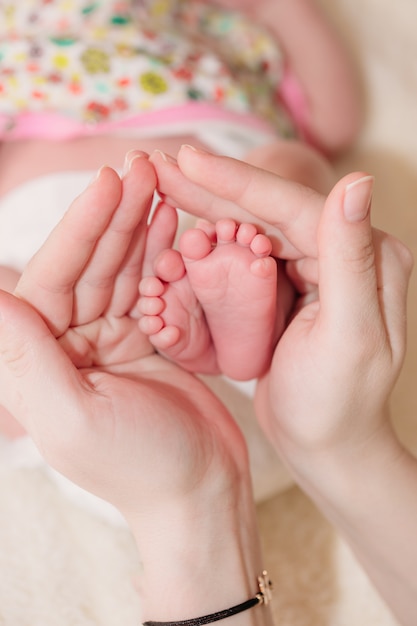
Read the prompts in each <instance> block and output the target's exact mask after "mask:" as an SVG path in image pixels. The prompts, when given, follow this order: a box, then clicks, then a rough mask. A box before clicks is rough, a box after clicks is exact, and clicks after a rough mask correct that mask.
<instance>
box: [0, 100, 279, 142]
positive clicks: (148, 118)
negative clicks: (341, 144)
mask: <svg viewBox="0 0 417 626" xmlns="http://www.w3.org/2000/svg"><path fill="white" fill-rule="evenodd" d="M213 120H217V121H224V122H229V123H231V124H232V123H235V124H236V123H238V124H239V125H243V126H249V127H251V128H253V129H256V130H259V131H263V132H275V131H274V129H273V127H272V126H271V125H270V124H268V123H267V122H265V121H263V120H261V119H260V118H259V117H257V116H256V115H251V114H247V113H235V112H230V111H225V110H224V109H222V108H221V107H220V106H219V107H217V106H215V105H210V104H205V103H199V102H193V103H190V104H187V105H181V106H176V107H170V108H167V109H161V110H159V111H151V112H149V113H139V114H138V115H135V116H130V117H129V118H126V119H120V120H116V121H112V122H98V123H96V124H87V123H82V122H79V121H77V120H74V119H71V118H69V117H66V116H64V115H60V114H58V113H52V112H24V113H21V114H19V115H18V116H16V118H14V117H12V116H8V115H4V114H3V115H0V137H1V138H2V139H3V140H6V141H12V140H14V141H15V140H21V139H35V138H38V139H56V140H64V139H72V138H75V137H83V136H89V135H98V134H108V133H112V132H115V131H117V130H128V129H129V128H135V129H141V128H143V129H146V130H148V129H150V128H152V127H158V126H161V125H162V126H163V125H165V126H166V125H175V124H177V123H181V122H183V123H185V122H190V121H191V122H193V121H194V122H203V121H213Z"/></svg>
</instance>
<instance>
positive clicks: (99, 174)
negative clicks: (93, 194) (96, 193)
mask: <svg viewBox="0 0 417 626" xmlns="http://www.w3.org/2000/svg"><path fill="white" fill-rule="evenodd" d="M106 167H107V165H102V166H101V167H100V169H99V170H98V171H97V172H96V173H95V174H94V176H93V177H92V179H91V180H90V182H89V183H88V186H90V185H92V184H93V183H95V182H96V180H98V179H99V178H100V176H101V173H102V171H103V170H104V169H105V168H106Z"/></svg>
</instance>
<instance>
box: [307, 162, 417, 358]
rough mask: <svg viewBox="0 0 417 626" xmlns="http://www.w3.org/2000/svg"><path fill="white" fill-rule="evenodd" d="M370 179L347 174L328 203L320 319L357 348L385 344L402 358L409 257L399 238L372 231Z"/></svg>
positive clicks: (321, 240)
mask: <svg viewBox="0 0 417 626" xmlns="http://www.w3.org/2000/svg"><path fill="white" fill-rule="evenodd" d="M373 182H374V181H373V178H372V177H371V176H367V175H365V174H363V173H354V174H350V175H349V176H346V177H345V178H344V179H342V180H341V181H339V183H338V184H337V185H336V186H335V188H334V189H333V190H332V192H331V193H330V195H329V197H328V199H327V201H326V204H325V208H324V211H323V215H322V219H321V222H320V226H319V231H318V246H319V291H320V323H321V324H322V325H323V328H327V329H329V332H333V333H334V336H335V338H336V337H337V338H343V341H344V342H346V337H348V336H350V337H351V338H352V341H353V342H354V343H355V345H358V346H360V349H362V348H363V349H365V350H380V349H381V348H382V346H383V345H384V344H385V345H387V344H389V347H390V348H391V349H393V350H394V351H397V352H398V355H399V358H402V353H403V349H404V337H405V328H404V320H405V301H406V294H407V286H408V280H409V276H410V271H411V257H410V254H409V253H408V251H407V249H406V248H405V246H403V244H401V243H400V242H399V241H397V240H396V239H394V238H393V237H390V236H388V235H387V234H385V233H382V232H380V231H376V230H374V229H372V227H371V220H370V206H371V198H372V189H373ZM355 338H361V341H355Z"/></svg>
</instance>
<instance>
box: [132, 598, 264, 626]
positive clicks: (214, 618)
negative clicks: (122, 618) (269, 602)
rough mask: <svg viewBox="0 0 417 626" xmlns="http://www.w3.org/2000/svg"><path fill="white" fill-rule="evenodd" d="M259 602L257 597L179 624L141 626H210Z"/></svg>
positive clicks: (162, 623)
mask: <svg viewBox="0 0 417 626" xmlns="http://www.w3.org/2000/svg"><path fill="white" fill-rule="evenodd" d="M261 602H262V600H261V599H260V598H259V597H258V596H257V597H256V598H252V599H251V600H247V601H246V602H242V604H237V605H236V606H232V607H231V608H230V609H225V610H224V611H218V612H217V613H211V615H205V616H204V617H196V618H194V619H185V620H182V621H181V622H144V624H143V626H202V625H203V624H212V623H213V622H218V621H220V620H221V619H226V617H231V616H232V615H237V614H238V613H242V612H243V611H247V610H248V609H251V608H252V607H254V606H256V605H257V604H260V603H261Z"/></svg>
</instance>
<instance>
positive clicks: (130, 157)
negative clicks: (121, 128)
mask: <svg viewBox="0 0 417 626" xmlns="http://www.w3.org/2000/svg"><path fill="white" fill-rule="evenodd" d="M147 156H148V155H147V154H146V152H139V151H138V150H129V152H128V153H127V154H126V156H125V162H124V163H123V169H122V178H123V176H126V174H127V173H128V172H130V170H131V169H132V165H133V163H134V161H136V159H143V157H147Z"/></svg>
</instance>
